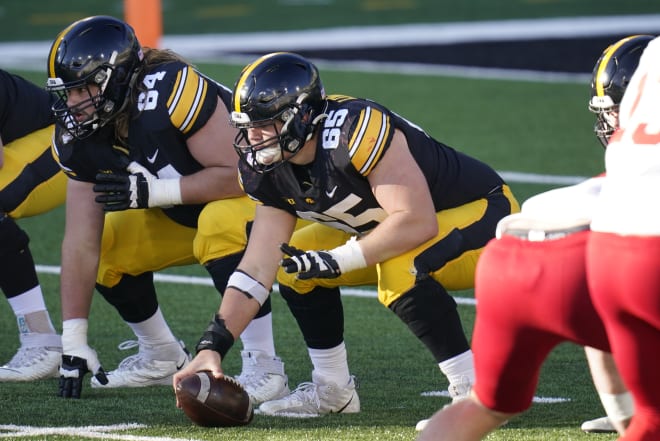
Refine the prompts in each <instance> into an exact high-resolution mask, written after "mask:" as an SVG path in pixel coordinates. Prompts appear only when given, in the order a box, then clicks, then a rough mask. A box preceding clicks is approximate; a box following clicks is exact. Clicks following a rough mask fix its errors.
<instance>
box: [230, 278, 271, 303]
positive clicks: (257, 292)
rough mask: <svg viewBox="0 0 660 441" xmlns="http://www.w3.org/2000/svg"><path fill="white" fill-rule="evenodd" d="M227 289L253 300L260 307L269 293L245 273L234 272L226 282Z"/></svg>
mask: <svg viewBox="0 0 660 441" xmlns="http://www.w3.org/2000/svg"><path fill="white" fill-rule="evenodd" d="M227 288H234V289H236V290H238V291H240V292H242V293H243V294H245V295H246V296H248V297H249V298H251V299H255V300H256V301H257V302H259V304H260V305H263V304H264V302H265V301H266V299H267V298H268V294H270V291H268V289H266V287H265V286H263V285H262V284H261V283H260V282H259V281H258V280H256V279H254V278H253V277H252V276H251V275H249V274H248V273H246V272H243V271H240V270H236V271H234V272H233V273H232V274H231V276H229V280H228V281H227Z"/></svg>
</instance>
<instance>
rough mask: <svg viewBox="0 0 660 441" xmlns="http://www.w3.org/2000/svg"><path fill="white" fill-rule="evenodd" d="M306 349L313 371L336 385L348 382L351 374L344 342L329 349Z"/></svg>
mask: <svg viewBox="0 0 660 441" xmlns="http://www.w3.org/2000/svg"><path fill="white" fill-rule="evenodd" d="M307 351H308V352H309V358H311V359H312V365H313V366H314V373H316V374H317V375H319V376H321V377H323V378H324V379H326V380H328V381H330V382H333V383H336V384H338V385H344V384H348V382H349V380H350V378H351V374H350V372H349V370H348V356H347V355H346V345H345V344H344V342H341V343H340V344H339V345H337V346H335V347H334V348H331V349H312V348H307Z"/></svg>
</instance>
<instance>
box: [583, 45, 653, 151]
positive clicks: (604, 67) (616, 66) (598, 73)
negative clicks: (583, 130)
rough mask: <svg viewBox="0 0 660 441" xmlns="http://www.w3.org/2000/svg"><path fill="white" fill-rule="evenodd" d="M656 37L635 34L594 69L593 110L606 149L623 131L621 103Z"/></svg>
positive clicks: (608, 52) (604, 55)
mask: <svg viewBox="0 0 660 441" xmlns="http://www.w3.org/2000/svg"><path fill="white" fill-rule="evenodd" d="M654 38H655V37H654V36H653V35H632V36H629V37H626V38H623V39H621V40H619V41H617V42H616V43H614V44H612V45H610V46H609V47H608V48H607V49H605V51H604V52H603V53H602V55H601V56H600V58H599V59H598V61H597V62H596V65H595V66H594V70H593V75H592V78H591V99H590V100H589V110H591V111H592V112H594V113H596V114H597V115H598V116H597V119H596V124H595V125H594V132H596V136H597V137H598V140H599V141H600V143H601V144H603V147H607V143H608V141H609V139H610V136H612V133H614V131H615V130H616V129H617V128H619V104H621V99H622V98H623V94H624V92H625V91H626V88H627V87H628V84H629V83H630V79H631V77H632V75H633V73H634V72H635V69H637V65H638V64H639V58H640V57H641V55H642V52H644V48H646V45H647V44H648V43H649V42H650V41H651V40H653V39H654Z"/></svg>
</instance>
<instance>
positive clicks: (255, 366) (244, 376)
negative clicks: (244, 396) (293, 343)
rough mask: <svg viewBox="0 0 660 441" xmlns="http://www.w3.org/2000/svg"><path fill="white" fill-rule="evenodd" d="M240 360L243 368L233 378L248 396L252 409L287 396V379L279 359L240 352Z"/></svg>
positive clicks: (255, 352) (261, 353)
mask: <svg viewBox="0 0 660 441" xmlns="http://www.w3.org/2000/svg"><path fill="white" fill-rule="evenodd" d="M241 359H242V360H243V368H242V370H241V374H240V375H238V376H237V377H235V378H236V380H237V381H238V382H239V383H241V385H242V386H243V388H244V389H245V390H246V391H247V393H248V395H250V400H251V401H252V405H253V406H254V407H257V406H258V405H259V404H261V403H263V402H265V401H271V400H278V399H280V398H283V397H285V396H287V395H289V392H290V391H289V378H288V377H287V375H286V374H285V373H284V363H283V362H282V360H281V359H280V358H279V357H271V356H269V355H267V354H266V353H265V352H261V351H241Z"/></svg>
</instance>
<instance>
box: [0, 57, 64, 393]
mask: <svg viewBox="0 0 660 441" xmlns="http://www.w3.org/2000/svg"><path fill="white" fill-rule="evenodd" d="M52 98H53V97H52V96H51V95H50V94H49V93H48V92H46V91H45V90H43V89H42V88H40V87H38V86H36V85H35V84H32V83H31V82H29V81H27V80H25V79H23V78H21V77H19V76H17V75H13V74H11V73H9V72H6V71H4V70H0V147H1V148H0V289H2V292H3V293H4V295H5V297H7V300H8V301H9V305H10V306H11V308H12V310H13V311H14V315H15V316H16V321H17V323H18V331H19V339H20V345H21V346H20V348H19V349H18V351H17V352H16V354H15V355H14V356H13V357H12V359H11V360H10V361H9V362H8V363H7V364H5V365H4V366H0V381H30V380H38V379H42V378H48V377H53V376H56V375H57V368H58V366H59V364H60V361H61V358H62V341H61V339H60V336H59V335H58V333H57V331H56V330H55V328H54V327H53V324H52V321H51V319H50V315H49V314H48V310H47V308H46V304H45V302H44V296H43V293H42V290H41V286H40V284H39V280H38V278H37V273H36V270H35V267H34V261H33V260H32V254H31V252H30V248H29V246H28V243H29V240H30V239H29V237H28V235H27V233H26V232H25V231H24V230H23V229H22V228H21V227H19V226H18V225H17V223H16V219H20V218H23V217H28V216H34V215H38V214H41V213H44V212H46V211H48V210H51V209H53V208H55V207H57V206H58V205H61V204H63V203H64V194H65V187H66V177H65V176H64V174H63V173H62V172H61V170H60V167H59V165H58V164H57V161H56V160H55V158H54V157H53V154H52V152H51V147H50V146H51V140H52V136H53V123H54V121H55V118H54V117H53V115H52V112H51V106H52V104H53V102H54V100H53V99H52Z"/></svg>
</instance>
